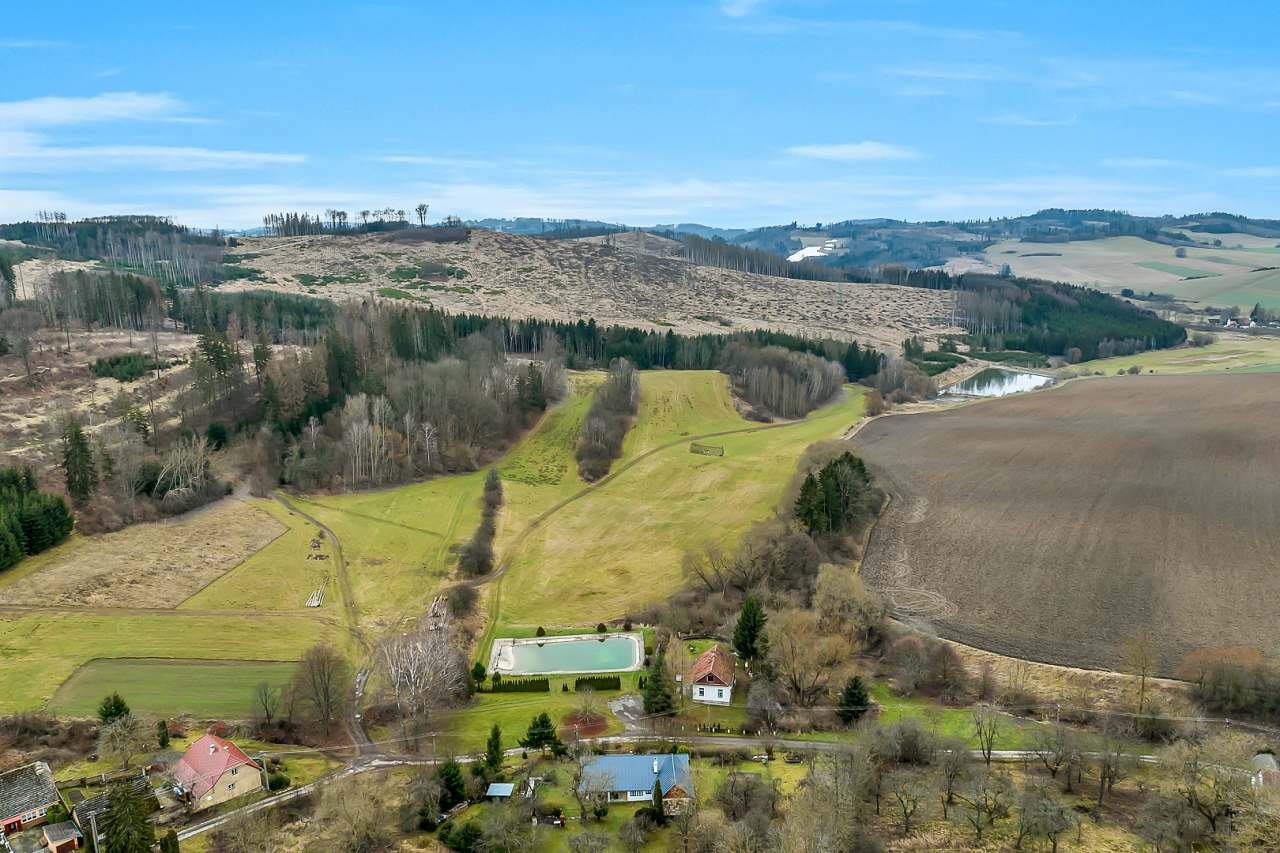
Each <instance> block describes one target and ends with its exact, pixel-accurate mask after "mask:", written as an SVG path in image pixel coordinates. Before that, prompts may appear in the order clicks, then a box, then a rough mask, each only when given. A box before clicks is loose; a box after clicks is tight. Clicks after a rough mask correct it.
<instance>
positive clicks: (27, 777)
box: [0, 761, 62, 835]
mask: <svg viewBox="0 0 1280 853" xmlns="http://www.w3.org/2000/svg"><path fill="white" fill-rule="evenodd" d="M60 802H62V799H61V798H60V797H59V796H58V789H57V787H56V786H55V785H54V784H53V772H52V771H51V770H50V769H49V765H48V764H45V763H44V762H43V761H36V762H34V763H32V764H25V765H23V766H22V767H15V768H14V769H13V770H9V771H7V772H5V773H0V831H2V832H3V834H4V835H12V834H13V833H15V832H20V831H21V830H23V829H26V828H28V827H32V826H39V825H40V824H42V823H44V820H45V815H46V814H48V813H49V809H51V808H53V807H54V806H55V805H57V804H58V803H60Z"/></svg>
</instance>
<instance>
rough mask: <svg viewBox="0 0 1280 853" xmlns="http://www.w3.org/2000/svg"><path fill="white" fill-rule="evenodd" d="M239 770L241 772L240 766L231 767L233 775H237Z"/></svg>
mask: <svg viewBox="0 0 1280 853" xmlns="http://www.w3.org/2000/svg"><path fill="white" fill-rule="evenodd" d="M239 772H240V768H239V767H232V768H231V775H232V776H234V775H236V774H237V773H239Z"/></svg>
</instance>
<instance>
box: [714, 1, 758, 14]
mask: <svg viewBox="0 0 1280 853" xmlns="http://www.w3.org/2000/svg"><path fill="white" fill-rule="evenodd" d="M764 3H765V0H720V12H721V13H722V14H724V15H727V16H729V17H730V18H745V17H747V16H748V15H753V14H755V13H756V12H758V11H759V10H760V9H762V8H764Z"/></svg>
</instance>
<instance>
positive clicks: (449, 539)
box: [291, 471, 484, 626]
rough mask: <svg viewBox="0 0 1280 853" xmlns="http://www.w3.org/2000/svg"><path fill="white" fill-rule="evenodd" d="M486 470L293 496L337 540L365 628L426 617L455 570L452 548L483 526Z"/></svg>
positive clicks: (302, 509) (296, 503)
mask: <svg viewBox="0 0 1280 853" xmlns="http://www.w3.org/2000/svg"><path fill="white" fill-rule="evenodd" d="M483 484H484V473H483V472H481V471H476V472H472V473H469V474H461V475H456V476H448V477H437V478H435V479H432V480H427V481H425V482H422V483H414V484H412V485H408V486H400V487H397V488H393V489H382V490H379V491H373V492H357V493H354V494H348V495H321V496H314V497H310V498H291V500H292V501H293V502H294V504H295V505H296V506H297V508H298V510H299V511H301V512H304V513H306V514H308V515H310V516H313V517H314V518H316V519H317V520H318V521H319V522H320V523H322V524H324V525H326V526H327V527H329V529H331V530H332V531H333V532H334V533H335V534H337V536H338V540H339V541H340V542H341V543H342V551H343V554H344V556H345V557H346V561H347V572H348V575H349V576H350V578H351V589H352V593H353V595H354V597H355V600H356V606H357V609H358V611H359V613H360V619H361V622H362V623H366V622H372V623H373V624H375V625H378V626H386V625H388V624H390V623H393V622H395V621H397V620H398V619H399V618H400V617H401V616H405V615H410V614H412V615H416V614H420V613H422V612H423V611H424V610H425V609H426V607H427V605H428V604H429V603H430V601H431V599H432V597H433V596H435V594H436V593H437V592H438V591H439V589H440V586H441V582H442V581H443V580H444V579H445V578H446V577H447V576H448V575H449V573H450V572H451V571H452V570H453V564H454V557H453V554H452V551H451V549H452V547H453V546H454V545H457V544H459V543H461V542H464V541H466V540H467V539H468V538H469V537H470V536H471V534H472V533H473V532H474V531H475V528H476V525H477V524H479V523H480V493H481V491H482V488H483Z"/></svg>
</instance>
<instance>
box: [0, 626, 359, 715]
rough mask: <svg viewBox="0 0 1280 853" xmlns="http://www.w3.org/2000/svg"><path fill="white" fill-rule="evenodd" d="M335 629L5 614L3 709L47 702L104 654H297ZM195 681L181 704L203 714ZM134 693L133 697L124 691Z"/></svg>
mask: <svg viewBox="0 0 1280 853" xmlns="http://www.w3.org/2000/svg"><path fill="white" fill-rule="evenodd" d="M335 631H336V628H334V627H333V626H331V625H328V624H326V623H324V622H322V621H320V620H318V619H316V618H314V617H308V616H306V615H305V614H304V615H300V616H281V615H262V616H208V615H172V616H170V615H163V614H127V613H96V612H95V613H84V614H67V613H42V614H33V615H25V614H24V615H12V614H4V615H0V713H9V712H13V711H21V710H29V709H32V708H39V707H42V706H44V705H45V703H46V702H48V701H49V700H50V699H52V698H53V695H54V693H55V692H56V691H57V689H58V687H59V685H61V684H62V683H63V682H64V681H66V680H67V678H69V677H70V676H71V675H72V673H73V672H75V671H76V670H77V669H78V668H79V667H80V666H81V665H82V664H84V663H86V662H87V661H89V660H90V659H99V658H142V657H150V658H175V659H178V660H185V659H194V660H260V661H261V660H268V661H280V660H297V659H298V658H299V657H301V655H302V653H303V652H304V651H305V650H306V649H307V648H308V647H309V646H311V645H312V644H313V643H315V642H317V641H318V640H320V639H321V638H323V637H326V636H332V635H333V634H334V632H335ZM204 689H205V688H202V687H200V686H199V685H196V684H195V683H194V681H192V682H189V683H188V685H187V687H186V690H188V691H191V692H189V693H188V692H181V693H176V694H175V695H174V698H173V701H174V703H175V705H178V706H186V707H185V710H187V711H190V712H191V713H194V714H201V713H202V712H203V711H204V709H203V708H201V707H200V706H199V700H198V697H200V696H202V695H204V692H203V691H204ZM126 698H128V697H126Z"/></svg>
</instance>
